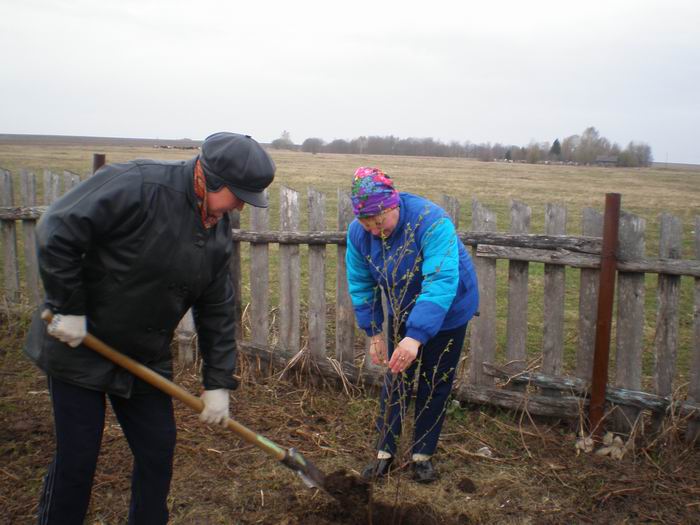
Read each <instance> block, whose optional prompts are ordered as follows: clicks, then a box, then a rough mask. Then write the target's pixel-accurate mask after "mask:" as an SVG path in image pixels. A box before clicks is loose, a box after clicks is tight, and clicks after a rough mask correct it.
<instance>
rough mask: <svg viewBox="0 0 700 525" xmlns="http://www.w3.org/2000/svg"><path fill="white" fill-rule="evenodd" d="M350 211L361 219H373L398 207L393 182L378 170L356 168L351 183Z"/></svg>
mask: <svg viewBox="0 0 700 525" xmlns="http://www.w3.org/2000/svg"><path fill="white" fill-rule="evenodd" d="M350 198H351V199H352V209H353V211H354V212H355V216H356V217H358V218H360V219H362V218H365V217H373V216H375V215H379V214H380V213H382V212H385V211H387V210H391V209H393V208H396V207H397V206H398V205H399V192H398V191H396V189H395V188H394V181H392V180H391V177H389V176H388V175H385V174H384V172H383V171H382V170H380V169H379V168H368V167H362V168H357V170H356V171H355V177H354V178H353V181H352V192H351V197H350Z"/></svg>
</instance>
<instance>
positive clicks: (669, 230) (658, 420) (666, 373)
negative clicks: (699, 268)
mask: <svg viewBox="0 0 700 525" xmlns="http://www.w3.org/2000/svg"><path fill="white" fill-rule="evenodd" d="M659 223H660V224H659V226H660V233H661V235H660V240H659V257H661V258H662V259H679V258H680V256H681V249H682V237H683V227H682V225H681V221H680V219H679V218H678V217H674V216H672V215H669V214H667V213H662V214H661V215H660V216H659ZM658 283H659V284H658V287H657V299H658V301H657V305H658V306H657V310H656V333H655V336H654V355H655V356H656V365H655V367H654V387H655V390H656V394H657V395H659V396H662V397H666V396H671V395H672V394H673V376H674V375H675V371H676V356H677V354H678V324H679V323H678V303H679V301H680V291H681V278H680V276H678V275H663V274H659V280H658ZM663 419H664V414H655V417H654V418H653V422H652V424H653V427H654V428H655V429H656V430H658V429H660V427H661V424H662V422H663Z"/></svg>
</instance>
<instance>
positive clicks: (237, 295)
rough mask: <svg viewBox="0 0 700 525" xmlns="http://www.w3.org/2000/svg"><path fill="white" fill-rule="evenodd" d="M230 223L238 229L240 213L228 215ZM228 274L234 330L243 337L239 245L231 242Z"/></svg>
mask: <svg viewBox="0 0 700 525" xmlns="http://www.w3.org/2000/svg"><path fill="white" fill-rule="evenodd" d="M228 216H229V220H230V221H231V228H240V226H241V212H239V211H238V210H234V211H231V212H229V214H228ZM229 273H230V275H231V281H232V282H233V319H234V330H235V332H234V333H235V334H236V337H237V338H242V337H243V319H242V318H243V304H242V303H243V300H242V286H243V283H242V281H241V243H240V242H237V241H233V247H232V249H231V262H230V264H229Z"/></svg>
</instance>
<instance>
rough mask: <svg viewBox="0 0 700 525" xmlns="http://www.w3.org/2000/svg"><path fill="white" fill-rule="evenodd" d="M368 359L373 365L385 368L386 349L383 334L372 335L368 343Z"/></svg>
mask: <svg viewBox="0 0 700 525" xmlns="http://www.w3.org/2000/svg"><path fill="white" fill-rule="evenodd" d="M369 357H370V359H371V360H372V364H373V365H382V366H386V361H387V349H386V341H384V335H383V334H377V335H373V336H372V339H371V340H370V342H369Z"/></svg>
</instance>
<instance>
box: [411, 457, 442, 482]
mask: <svg viewBox="0 0 700 525" xmlns="http://www.w3.org/2000/svg"><path fill="white" fill-rule="evenodd" d="M412 466H413V479H414V481H417V482H418V483H432V482H433V481H437V480H438V479H439V478H440V476H439V474H438V472H437V470H435V467H434V466H433V462H432V460H430V459H427V460H425V461H414V462H413V463H412Z"/></svg>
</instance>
